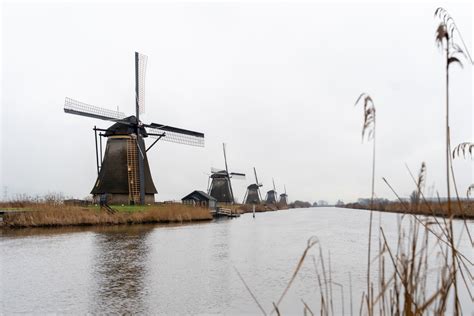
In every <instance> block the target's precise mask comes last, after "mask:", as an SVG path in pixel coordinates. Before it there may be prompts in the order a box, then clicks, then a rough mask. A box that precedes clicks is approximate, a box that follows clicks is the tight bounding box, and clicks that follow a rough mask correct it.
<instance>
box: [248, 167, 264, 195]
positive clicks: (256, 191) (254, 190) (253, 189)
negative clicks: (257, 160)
mask: <svg viewBox="0 0 474 316" xmlns="http://www.w3.org/2000/svg"><path fill="white" fill-rule="evenodd" d="M253 172H254V174H255V183H252V184H251V185H249V186H248V187H247V192H246V193H245V197H244V203H245V204H260V202H261V201H262V196H261V195H260V187H261V186H262V184H261V183H259V182H258V178H257V170H256V169H255V167H254V168H253Z"/></svg>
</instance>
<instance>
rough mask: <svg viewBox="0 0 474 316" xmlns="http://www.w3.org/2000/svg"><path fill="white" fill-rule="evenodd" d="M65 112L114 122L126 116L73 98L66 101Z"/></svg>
mask: <svg viewBox="0 0 474 316" xmlns="http://www.w3.org/2000/svg"><path fill="white" fill-rule="evenodd" d="M64 112H66V113H69V114H75V115H81V116H87V117H92V118H96V119H100V120H106V121H114V122H117V121H120V120H121V119H124V118H125V114H124V113H122V112H119V111H113V110H109V109H104V108H101V107H98V106H94V105H90V104H87V103H84V102H80V101H76V100H73V99H71V98H66V99H65V101H64Z"/></svg>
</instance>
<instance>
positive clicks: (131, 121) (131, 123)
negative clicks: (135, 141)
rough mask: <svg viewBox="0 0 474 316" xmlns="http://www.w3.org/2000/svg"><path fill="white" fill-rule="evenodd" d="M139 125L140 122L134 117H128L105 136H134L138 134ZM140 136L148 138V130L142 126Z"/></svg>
mask: <svg viewBox="0 0 474 316" xmlns="http://www.w3.org/2000/svg"><path fill="white" fill-rule="evenodd" d="M137 125H138V120H137V118H136V117H135V116H134V115H132V116H129V117H126V118H124V119H122V120H120V121H119V122H117V123H115V124H113V125H112V126H110V127H109V128H108V129H107V131H106V132H105V136H106V137H109V136H113V135H130V134H134V133H136V127H137ZM140 134H141V136H142V137H148V134H147V132H146V129H145V128H144V127H143V126H140Z"/></svg>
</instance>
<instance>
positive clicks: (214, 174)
mask: <svg viewBox="0 0 474 316" xmlns="http://www.w3.org/2000/svg"><path fill="white" fill-rule="evenodd" d="M222 148H223V152H224V162H225V170H220V169H213V168H212V169H211V176H210V179H211V185H210V186H209V189H208V192H209V195H210V196H212V197H214V198H215V199H216V200H217V202H220V203H230V204H233V203H235V198H234V192H233V190H232V183H231V181H230V179H231V178H237V179H238V178H240V179H242V178H245V174H244V173H238V172H229V168H228V165H227V154H226V146H225V144H222Z"/></svg>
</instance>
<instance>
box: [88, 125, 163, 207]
mask: <svg viewBox="0 0 474 316" xmlns="http://www.w3.org/2000/svg"><path fill="white" fill-rule="evenodd" d="M124 120H127V121H133V120H136V117H134V116H131V117H128V118H126V119H124ZM141 135H142V138H140V139H139V141H138V143H137V135H136V133H135V130H134V129H133V128H130V127H129V126H128V125H124V124H119V123H115V124H114V125H112V126H111V127H109V128H108V129H107V130H106V131H105V134H104V137H107V145H106V148H105V154H104V158H103V160H102V163H101V168H100V172H99V175H98V177H97V180H96V183H95V185H94V187H93V188H92V191H91V194H92V195H93V196H94V197H98V196H101V195H103V194H107V195H108V197H107V198H108V200H109V203H111V204H129V203H130V202H131V201H133V203H139V200H140V191H139V177H140V176H139V169H138V166H137V163H136V161H135V162H134V158H135V157H136V151H137V149H138V148H137V146H139V147H140V151H141V152H144V153H145V155H144V158H143V169H144V185H145V203H146V204H151V203H153V202H154V201H155V194H156V193H157V191H156V188H155V184H154V183H153V179H152V177H151V172H150V167H149V164H148V158H147V156H146V148H145V142H144V140H143V137H145V135H147V134H146V131H145V130H144V129H143V130H142V131H141Z"/></svg>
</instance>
